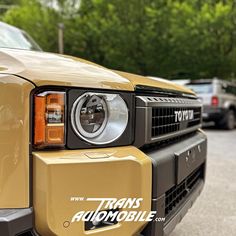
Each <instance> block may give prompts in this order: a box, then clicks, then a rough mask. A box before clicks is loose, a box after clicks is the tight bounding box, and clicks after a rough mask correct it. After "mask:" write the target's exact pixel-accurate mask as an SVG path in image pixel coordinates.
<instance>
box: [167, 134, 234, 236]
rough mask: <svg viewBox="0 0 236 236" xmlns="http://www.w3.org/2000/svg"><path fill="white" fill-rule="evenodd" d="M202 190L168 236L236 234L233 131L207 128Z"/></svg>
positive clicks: (229, 235)
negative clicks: (206, 148) (204, 182)
mask: <svg viewBox="0 0 236 236" xmlns="http://www.w3.org/2000/svg"><path fill="white" fill-rule="evenodd" d="M205 131H206V133H207V135H208V162H207V180H206V185H205V187H204V190H203V192H202V194H201V196H200V197H199V198H198V200H197V201H196V202H195V204H194V205H193V207H192V208H191V209H190V210H189V212H188V214H187V215H186V216H185V217H184V219H183V220H182V222H181V223H180V224H179V225H178V226H177V227H176V229H175V230H174V231H173V233H172V234H171V236H224V235H225V236H226V235H227V236H235V235H236V131H223V130H214V129H207V130H205Z"/></svg>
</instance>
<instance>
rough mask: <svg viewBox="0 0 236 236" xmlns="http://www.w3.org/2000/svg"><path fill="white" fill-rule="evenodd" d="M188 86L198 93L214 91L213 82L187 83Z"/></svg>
mask: <svg viewBox="0 0 236 236" xmlns="http://www.w3.org/2000/svg"><path fill="white" fill-rule="evenodd" d="M186 86H187V87H188V88H190V89H191V90H193V91H194V92H195V93H197V94H202V93H212V92H213V88H212V84H210V83H209V84H206V83H204V84H187V85H186Z"/></svg>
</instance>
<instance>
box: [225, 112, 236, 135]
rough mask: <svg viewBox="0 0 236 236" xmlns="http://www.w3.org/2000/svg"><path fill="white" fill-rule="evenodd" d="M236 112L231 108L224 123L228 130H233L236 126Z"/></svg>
mask: <svg viewBox="0 0 236 236" xmlns="http://www.w3.org/2000/svg"><path fill="white" fill-rule="evenodd" d="M235 121H236V119H235V112H234V111H233V110H229V111H228V112H227V113H226V115H225V117H224V119H223V123H222V128H223V129H227V130H233V129H234V128H235Z"/></svg>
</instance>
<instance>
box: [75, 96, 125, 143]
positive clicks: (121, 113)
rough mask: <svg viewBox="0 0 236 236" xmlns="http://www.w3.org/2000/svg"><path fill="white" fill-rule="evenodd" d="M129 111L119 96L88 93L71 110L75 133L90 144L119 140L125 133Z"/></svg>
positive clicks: (78, 99)
mask: <svg viewBox="0 0 236 236" xmlns="http://www.w3.org/2000/svg"><path fill="white" fill-rule="evenodd" d="M128 120H129V111H128V108H127V105H126V103H125V101H124V100H123V99H122V98H121V96H120V95H119V94H109V93H92V92H87V93H84V94H82V95H81V96H80V97H78V98H77V99H76V101H75V102H74V104H73V106H72V110H71V122H72V127H73V130H74V132H75V133H76V134H77V135H78V136H79V137H80V138H81V139H83V140H85V141H86V142H88V143H91V144H96V145H102V144H108V143H112V142H114V141H115V140H117V139H118V138H119V137H120V136H121V135H122V134H123V133H124V131H125V129H126V127H127V124H128Z"/></svg>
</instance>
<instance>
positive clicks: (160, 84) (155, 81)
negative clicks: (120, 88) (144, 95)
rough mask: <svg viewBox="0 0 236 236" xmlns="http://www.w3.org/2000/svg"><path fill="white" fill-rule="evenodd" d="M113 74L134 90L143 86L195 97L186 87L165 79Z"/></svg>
mask: <svg viewBox="0 0 236 236" xmlns="http://www.w3.org/2000/svg"><path fill="white" fill-rule="evenodd" d="M114 72H116V73H117V74H119V75H121V76H123V77H125V78H126V79H128V80H129V81H130V82H131V83H132V85H133V87H134V88H135V87H136V86H145V87H150V88H160V89H162V90H166V91H177V92H180V93H186V94H191V95H194V96H195V93H194V92H193V91H192V90H190V89H188V88H187V87H184V86H181V85H178V84H175V83H173V82H171V81H169V80H166V79H162V78H157V77H145V76H140V75H135V74H131V73H127V72H122V71H114Z"/></svg>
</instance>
